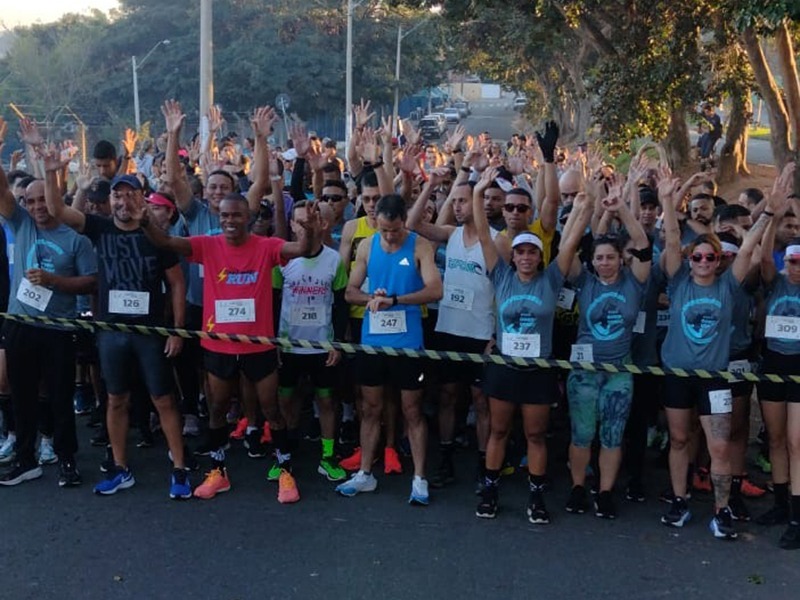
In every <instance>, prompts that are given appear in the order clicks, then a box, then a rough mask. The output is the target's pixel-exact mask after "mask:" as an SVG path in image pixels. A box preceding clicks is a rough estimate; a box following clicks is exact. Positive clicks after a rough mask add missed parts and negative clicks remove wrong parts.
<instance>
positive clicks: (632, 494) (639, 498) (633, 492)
mask: <svg viewBox="0 0 800 600" xmlns="http://www.w3.org/2000/svg"><path fill="white" fill-rule="evenodd" d="M625 499H626V500H627V501H628V502H644V500H645V496H644V486H643V485H642V482H641V481H639V480H638V479H631V480H630V481H629V482H628V489H626V490H625Z"/></svg>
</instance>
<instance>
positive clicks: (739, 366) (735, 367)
mask: <svg viewBox="0 0 800 600" xmlns="http://www.w3.org/2000/svg"><path fill="white" fill-rule="evenodd" d="M728 371H730V372H731V373H733V374H735V375H741V374H742V373H752V372H753V365H752V364H750V361H749V360H732V361H731V362H729V363H728Z"/></svg>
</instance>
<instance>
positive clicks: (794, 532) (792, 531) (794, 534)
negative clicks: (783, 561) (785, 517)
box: [778, 521, 800, 550]
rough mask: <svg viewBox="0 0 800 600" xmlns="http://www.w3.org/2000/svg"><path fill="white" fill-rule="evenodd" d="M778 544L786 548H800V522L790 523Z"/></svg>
mask: <svg viewBox="0 0 800 600" xmlns="http://www.w3.org/2000/svg"><path fill="white" fill-rule="evenodd" d="M778 545H779V546H780V547H781V548H783V549H784V550H800V522H798V521H792V522H790V523H789V526H788V527H787V528H786V531H784V532H783V535H782V536H781V539H780V541H779V542H778Z"/></svg>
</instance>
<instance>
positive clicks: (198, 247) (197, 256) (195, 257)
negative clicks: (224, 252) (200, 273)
mask: <svg viewBox="0 0 800 600" xmlns="http://www.w3.org/2000/svg"><path fill="white" fill-rule="evenodd" d="M206 237H208V236H205V235H193V236H190V237H189V243H190V244H191V245H192V255H191V256H187V257H186V262H190V263H202V262H203V249H204V248H205V241H206Z"/></svg>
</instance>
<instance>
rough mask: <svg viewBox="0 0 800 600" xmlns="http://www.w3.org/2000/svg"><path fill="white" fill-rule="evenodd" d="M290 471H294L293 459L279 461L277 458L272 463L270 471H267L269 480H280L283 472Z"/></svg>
mask: <svg viewBox="0 0 800 600" xmlns="http://www.w3.org/2000/svg"><path fill="white" fill-rule="evenodd" d="M283 471H289V472H290V473H291V472H292V464H291V461H288V460H287V461H286V462H283V463H281V462H278V461H277V460H276V461H274V462H273V463H272V466H270V468H269V471H267V481H278V480H279V479H280V478H281V472H283Z"/></svg>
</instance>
